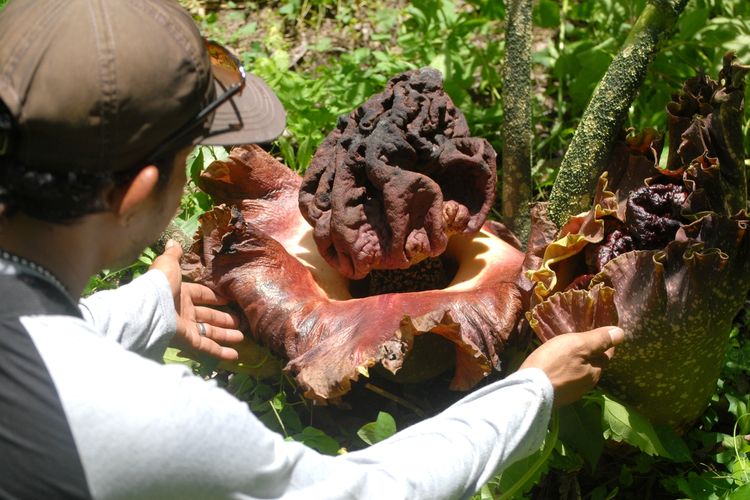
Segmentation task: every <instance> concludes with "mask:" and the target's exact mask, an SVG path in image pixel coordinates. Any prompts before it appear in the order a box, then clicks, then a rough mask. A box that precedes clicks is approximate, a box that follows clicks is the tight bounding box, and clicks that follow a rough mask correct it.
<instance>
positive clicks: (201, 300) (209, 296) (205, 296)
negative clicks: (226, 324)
mask: <svg viewBox="0 0 750 500" xmlns="http://www.w3.org/2000/svg"><path fill="white" fill-rule="evenodd" d="M182 292H183V293H186V294H188V295H189V296H190V298H191V299H192V302H193V304H196V305H198V304H201V305H205V306H223V305H225V304H227V303H228V302H229V301H228V300H227V299H225V298H224V297H221V296H219V295H217V294H216V292H214V291H213V290H211V289H210V288H208V287H207V286H204V285H200V284H198V283H183V284H182Z"/></svg>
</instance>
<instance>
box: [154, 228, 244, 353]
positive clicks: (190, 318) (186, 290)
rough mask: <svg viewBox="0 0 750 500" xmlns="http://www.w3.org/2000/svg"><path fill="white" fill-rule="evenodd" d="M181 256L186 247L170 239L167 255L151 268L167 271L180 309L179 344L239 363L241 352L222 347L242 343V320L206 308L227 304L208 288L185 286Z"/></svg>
mask: <svg viewBox="0 0 750 500" xmlns="http://www.w3.org/2000/svg"><path fill="white" fill-rule="evenodd" d="M180 257H182V247H180V245H179V244H177V242H175V241H173V240H169V241H168V242H167V244H166V248H165V250H164V253H163V254H161V255H160V256H159V257H157V258H156V259H154V262H153V264H151V267H150V269H158V270H159V271H161V272H163V273H164V275H165V276H166V277H167V280H168V281H169V286H170V287H171V288H172V296H173V297H174V304H175V309H177V333H176V334H175V337H174V343H175V345H176V346H177V347H179V348H181V349H185V350H188V351H197V352H203V353H206V354H209V355H210V356H213V357H215V358H218V359H221V360H226V361H234V360H236V359H237V357H238V354H237V351H236V350H234V349H232V348H230V347H224V346H223V345H222V344H236V343H238V342H241V341H242V339H243V335H242V332H240V331H239V330H237V329H236V328H237V327H238V326H239V320H238V319H237V318H236V317H235V316H233V315H231V314H229V313H226V312H223V311H219V310H217V309H213V308H211V307H205V306H221V305H224V304H226V303H227V301H226V300H225V299H223V298H221V297H219V296H218V295H216V294H215V293H214V292H213V290H211V289H210V288H208V287H206V286H203V285H199V284H197V283H183V282H182V274H181V272H180ZM201 330H203V331H201Z"/></svg>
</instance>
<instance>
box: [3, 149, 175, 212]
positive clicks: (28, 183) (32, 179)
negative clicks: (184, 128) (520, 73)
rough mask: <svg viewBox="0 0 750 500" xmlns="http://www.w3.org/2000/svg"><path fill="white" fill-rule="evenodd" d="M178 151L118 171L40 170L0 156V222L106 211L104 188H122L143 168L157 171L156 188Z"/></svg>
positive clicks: (160, 183)
mask: <svg viewBox="0 0 750 500" xmlns="http://www.w3.org/2000/svg"><path fill="white" fill-rule="evenodd" d="M178 151H179V149H176V150H171V151H168V152H165V153H162V154H160V155H159V157H158V158H155V159H153V160H150V161H148V162H141V163H140V164H139V165H138V166H137V167H134V168H132V169H128V170H124V171H120V172H82V171H74V170H68V171H66V170H42V169H35V168H31V167H28V166H26V165H23V164H22V163H20V162H18V161H16V160H15V159H14V158H13V157H12V156H7V157H0V219H1V218H4V217H11V216H13V214H16V213H19V212H20V213H24V214H26V215H29V216H31V217H34V218H36V219H40V220H43V221H46V222H52V223H58V224H64V223H70V222H73V221H74V220H75V219H78V218H79V217H82V216H84V215H88V214H93V213H96V212H103V211H106V210H108V209H109V208H110V207H109V204H108V202H107V200H106V199H104V197H103V191H104V189H105V188H107V187H110V186H114V187H119V186H124V185H126V184H127V183H128V182H130V181H132V180H133V178H134V177H135V176H136V174H137V173H138V172H139V171H140V170H141V169H142V168H143V167H144V166H145V165H146V164H154V165H156V167H157V168H158V169H159V183H158V186H159V187H163V186H164V185H165V184H166V182H167V179H169V177H170V176H171V175H172V168H173V166H174V161H175V157H176V155H177V152H178Z"/></svg>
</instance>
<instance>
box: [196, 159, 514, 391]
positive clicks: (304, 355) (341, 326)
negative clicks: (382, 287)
mask: <svg viewBox="0 0 750 500" xmlns="http://www.w3.org/2000/svg"><path fill="white" fill-rule="evenodd" d="M301 182H302V179H301V178H300V177H299V176H298V175H297V174H296V173H294V172H292V171H291V170H289V169H288V168H287V167H285V166H284V165H282V164H280V163H279V162H277V161H276V160H275V159H274V158H272V157H271V156H269V155H268V154H266V153H265V152H264V151H263V150H262V149H260V148H258V147H255V146H246V147H239V148H235V149H234V150H232V152H231V153H230V156H229V158H228V159H227V160H226V161H219V162H215V163H213V164H212V165H211V166H210V167H209V168H208V169H207V170H206V172H204V173H203V174H202V177H201V187H202V188H203V189H204V190H205V191H207V192H209V193H210V194H211V195H212V196H213V198H214V201H215V203H216V204H217V205H218V206H216V208H214V209H213V210H212V211H211V212H208V213H206V214H205V215H204V216H203V219H202V224H201V230H200V233H199V235H198V237H197V239H196V242H195V244H194V245H193V248H192V251H191V252H190V253H189V254H188V255H187V256H186V263H185V265H184V270H185V272H186V274H187V275H188V276H190V277H191V278H192V279H194V280H196V281H199V282H201V283H205V284H207V285H208V286H210V287H212V288H214V289H216V290H218V291H219V292H220V293H221V294H222V295H224V296H226V297H227V298H229V299H230V300H232V301H234V302H236V303H237V305H238V306H239V307H240V308H241V309H242V310H243V311H244V314H245V317H246V318H247V320H248V322H249V329H250V331H251V333H252V335H253V336H254V337H255V338H256V339H257V340H258V341H260V342H262V343H264V344H266V345H268V346H269V347H270V348H271V349H272V350H274V351H275V352H277V353H279V354H281V355H283V356H285V357H286V358H287V359H289V363H288V365H287V370H289V371H290V372H291V373H293V374H294V375H295V376H296V378H297V381H298V382H299V384H300V385H301V387H302V388H303V389H304V390H305V391H306V395H307V396H308V397H311V398H315V399H331V398H336V397H338V396H341V395H343V394H344V393H346V392H347V391H348V390H349V389H350V384H351V381H352V380H357V378H358V376H359V375H361V374H366V373H367V370H368V368H369V367H372V366H373V365H376V364H382V365H383V366H384V367H385V368H386V369H388V370H390V371H391V372H396V371H398V369H399V368H400V367H401V365H402V364H403V362H404V359H405V357H406V356H407V355H408V353H409V352H410V349H411V347H412V346H413V343H414V337H415V336H417V335H423V334H425V333H430V334H434V335H439V336H441V337H444V338H446V339H448V340H449V341H451V342H452V343H453V344H454V345H455V360H456V361H455V375H454V378H453V382H452V387H453V388H455V389H469V388H471V387H472V386H473V385H474V384H476V383H477V382H478V381H479V380H481V379H482V377H484V376H486V375H487V374H488V373H489V372H490V371H491V370H492V369H493V368H496V367H497V366H498V364H499V357H498V356H499V354H500V353H501V351H502V350H503V346H504V344H505V342H506V340H507V339H508V337H509V336H510V335H511V332H512V331H513V330H514V328H515V324H516V321H517V319H518V315H519V313H520V309H521V305H520V298H519V292H518V291H517V289H516V286H515V285H514V282H515V280H516V279H517V276H518V273H519V272H520V268H521V263H522V260H523V254H522V253H521V252H519V251H518V250H516V249H515V248H514V247H513V246H511V245H510V244H508V243H506V242H505V241H504V240H502V239H500V238H498V237H496V236H495V235H493V230H492V227H493V226H492V225H490V224H485V226H484V228H483V229H482V230H481V231H480V232H478V233H477V234H475V235H456V236H454V237H453V238H451V239H450V241H449V242H448V244H447V249H446V255H447V256H449V257H450V258H451V259H454V260H455V261H456V262H457V263H458V270H457V273H456V275H455V277H454V278H453V281H452V282H451V283H450V285H449V286H448V287H447V288H445V289H443V290H430V291H425V292H413V293H393V294H382V295H375V296H370V297H364V298H358V299H354V298H352V297H351V294H350V293H349V281H348V279H347V278H345V277H343V276H342V275H341V274H340V273H338V272H337V271H336V270H335V269H334V268H332V267H331V266H330V265H329V264H328V263H327V262H326V260H325V259H324V258H323V257H322V256H321V255H320V254H319V252H318V250H317V246H316V244H315V241H314V238H313V228H311V227H310V225H309V224H308V223H307V222H306V221H305V219H304V218H303V217H302V215H301V213H300V211H299V208H298V189H299V187H300V184H301Z"/></svg>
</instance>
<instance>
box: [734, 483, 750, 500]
mask: <svg viewBox="0 0 750 500" xmlns="http://www.w3.org/2000/svg"><path fill="white" fill-rule="evenodd" d="M729 500H750V483H748V484H744V485H742V486H740V487H739V488H737V489H736V490H734V491H733V492H732V493H731V494H730V495H729Z"/></svg>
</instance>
